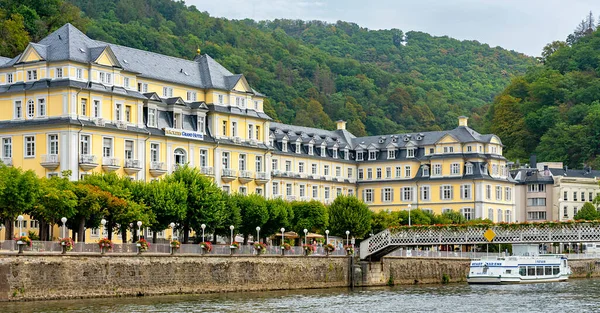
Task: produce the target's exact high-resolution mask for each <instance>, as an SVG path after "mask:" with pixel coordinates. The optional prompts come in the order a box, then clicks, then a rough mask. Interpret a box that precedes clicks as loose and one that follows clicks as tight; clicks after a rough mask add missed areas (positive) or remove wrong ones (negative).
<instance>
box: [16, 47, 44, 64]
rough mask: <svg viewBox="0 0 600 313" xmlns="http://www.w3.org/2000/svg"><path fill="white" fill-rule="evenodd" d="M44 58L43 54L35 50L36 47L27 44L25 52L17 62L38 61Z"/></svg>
mask: <svg viewBox="0 0 600 313" xmlns="http://www.w3.org/2000/svg"><path fill="white" fill-rule="evenodd" d="M43 60H44V58H42V56H41V55H40V54H39V53H38V52H37V51H35V49H34V48H33V47H32V46H31V45H29V46H27V48H26V49H25V52H23V54H22V55H21V57H20V58H19V60H17V63H21V62H25V63H29V62H38V61H43Z"/></svg>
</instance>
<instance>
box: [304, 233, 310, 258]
mask: <svg viewBox="0 0 600 313" xmlns="http://www.w3.org/2000/svg"><path fill="white" fill-rule="evenodd" d="M304 249H305V251H306V252H305V253H306V255H307V256H308V249H309V247H308V229H306V228H305V229H304Z"/></svg>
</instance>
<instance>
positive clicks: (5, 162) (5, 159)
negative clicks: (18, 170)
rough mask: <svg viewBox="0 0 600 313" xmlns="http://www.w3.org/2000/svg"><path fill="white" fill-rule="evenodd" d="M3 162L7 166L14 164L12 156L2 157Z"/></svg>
mask: <svg viewBox="0 0 600 313" xmlns="http://www.w3.org/2000/svg"><path fill="white" fill-rule="evenodd" d="M2 163H4V165H6V166H12V164H13V163H12V158H2Z"/></svg>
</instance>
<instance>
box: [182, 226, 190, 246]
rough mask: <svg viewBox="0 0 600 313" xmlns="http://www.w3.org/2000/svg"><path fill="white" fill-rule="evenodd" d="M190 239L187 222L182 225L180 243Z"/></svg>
mask: <svg viewBox="0 0 600 313" xmlns="http://www.w3.org/2000/svg"><path fill="white" fill-rule="evenodd" d="M189 239H190V226H189V225H188V224H184V225H183V241H182V242H181V243H188V240H189Z"/></svg>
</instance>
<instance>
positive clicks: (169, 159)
mask: <svg viewBox="0 0 600 313" xmlns="http://www.w3.org/2000/svg"><path fill="white" fill-rule="evenodd" d="M165 161H166V164H167V172H168V173H171V172H172V171H173V164H174V163H175V162H174V161H173V145H172V144H170V143H168V144H167V159H166V160H165Z"/></svg>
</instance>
